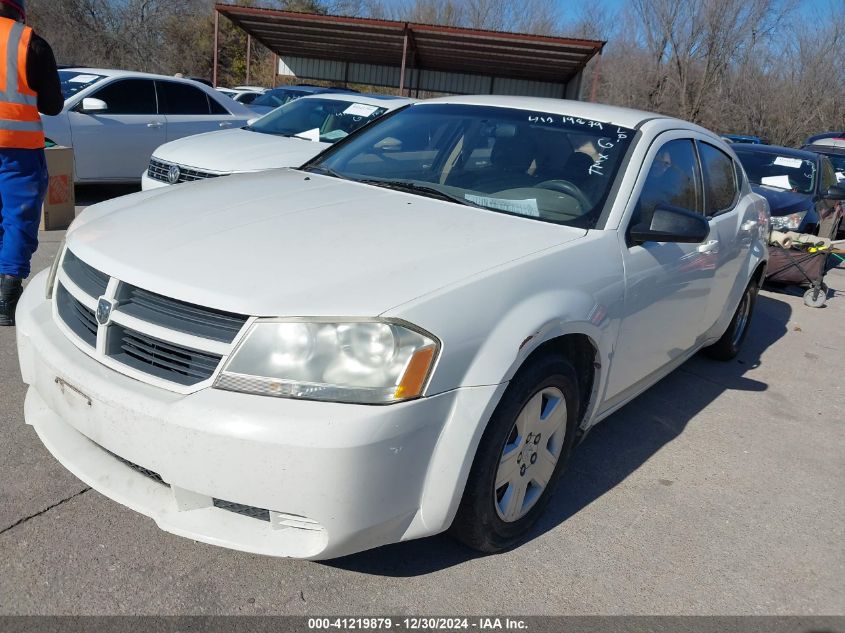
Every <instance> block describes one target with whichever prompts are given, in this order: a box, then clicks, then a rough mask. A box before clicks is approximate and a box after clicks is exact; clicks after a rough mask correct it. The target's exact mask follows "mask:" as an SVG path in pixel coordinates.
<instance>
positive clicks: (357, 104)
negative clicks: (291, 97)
mask: <svg viewBox="0 0 845 633" xmlns="http://www.w3.org/2000/svg"><path fill="white" fill-rule="evenodd" d="M409 103H412V101H411V100H410V99H403V98H401V97H387V96H384V95H362V94H328V93H327V94H319V95H314V96H310V97H302V98H301V99H296V100H295V101H290V102H289V103H287V104H285V105H283V106H281V107H280V108H276V109H275V110H273V111H272V112H270V113H269V114H267V115H265V116H263V117H261V118H260V119H256V120H255V121H252V122H251V123H250V125H247V126H245V127H243V128H239V129H237V130H223V131H218V132H208V133H206V134H199V135H197V136H191V137H189V138H184V139H180V140H178V141H173V142H172V143H167V144H165V145H162V146H161V147H159V148H158V149H157V150H155V152H153V155H152V157H151V158H150V164H149V167H148V168H147V170H146V171H145V172H144V174H143V175H142V177H141V187H142V188H143V189H145V190H146V189H153V188H155V187H166V186H167V185H175V184H177V183H182V182H191V181H194V180H203V179H205V178H216V177H218V176H227V175H229V174H233V173H244V172H253V171H263V170H266V169H274V168H277V167H299V166H300V165H301V164H302V163H304V162H305V161H307V160H310V159H312V158H314V157H315V156H316V155H317V154H319V153H320V152H322V151H323V150H324V149H326V148H327V147H331V145H332V143H336V142H337V141H339V140H341V139H343V138H345V137H346V136H348V135H349V134H350V133H352V132H354V131H355V130H357V129H358V128H360V127H363V126H364V125H366V124H368V123H370V122H371V121H374V120H376V119H377V118H378V117H380V116H382V115H384V114H385V113H387V112H390V111H392V110H395V109H396V108H400V107H402V106H406V105H408V104H409Z"/></svg>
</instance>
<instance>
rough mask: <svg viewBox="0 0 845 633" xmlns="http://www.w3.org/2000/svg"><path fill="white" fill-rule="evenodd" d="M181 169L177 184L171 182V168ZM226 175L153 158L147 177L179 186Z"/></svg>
mask: <svg viewBox="0 0 845 633" xmlns="http://www.w3.org/2000/svg"><path fill="white" fill-rule="evenodd" d="M174 165H175V166H176V167H178V168H179V177H178V178H177V180H176V182H171V181H170V168H171V167H173V166H174ZM225 175H226V174H215V173H212V172H210V171H203V170H201V169H193V168H191V167H184V166H182V165H177V164H176V163H169V162H166V161H163V160H159V159H158V158H151V159H150V164H149V166H148V167H147V176H149V177H150V178H152V179H153V180H158V181H159V182H166V183H168V184H172V185H175V184H178V183H180V182H192V181H194V180H205V179H207V178H217V177H218V176H225Z"/></svg>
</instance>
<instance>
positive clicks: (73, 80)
mask: <svg viewBox="0 0 845 633" xmlns="http://www.w3.org/2000/svg"><path fill="white" fill-rule="evenodd" d="M102 78H103V75H92V74H91V73H81V72H79V71H70V70H60V71H59V81H60V82H61V86H62V95H63V96H64V98H65V101H67V100H68V99H70V98H71V97H72V96H73V95H75V94H76V93H77V92H80V91H82V90H85V89H86V88H87V87H88V86H93V85H94V84H95V83H97V82H98V81H100V79H102Z"/></svg>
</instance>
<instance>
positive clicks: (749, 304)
mask: <svg viewBox="0 0 845 633" xmlns="http://www.w3.org/2000/svg"><path fill="white" fill-rule="evenodd" d="M757 291H758V288H757V282H756V281H755V280H752V281H751V283H749V284H748V287H747V288H746V289H745V292H744V293H743V295H742V299H741V300H740V302H739V306H737V309H736V312H735V313H734V316H733V319H731V324H730V325H729V326H728V329H727V331H726V332H725V333H724V334H723V335H722V338H720V339H719V340H718V341H716V342H715V343H714V344H713V345H711V346H710V347H705V348H704V350H703V352H704V353H705V354H706V355H707V356H709V357H710V358H713V359H716V360H731V359H732V358H735V357H736V355H737V354H739V350H740V348H741V347H742V344H743V343H744V342H745V337H746V336H748V328H749V326H750V325H751V317H752V315H753V314H754V305H755V304H756V303H757Z"/></svg>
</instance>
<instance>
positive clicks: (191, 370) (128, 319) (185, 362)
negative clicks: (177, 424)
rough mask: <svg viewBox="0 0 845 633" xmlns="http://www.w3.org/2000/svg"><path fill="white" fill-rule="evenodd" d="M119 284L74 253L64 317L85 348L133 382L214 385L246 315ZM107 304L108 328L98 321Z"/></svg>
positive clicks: (65, 263) (67, 262) (64, 285)
mask: <svg viewBox="0 0 845 633" xmlns="http://www.w3.org/2000/svg"><path fill="white" fill-rule="evenodd" d="M115 281H116V283H114V284H110V283H109V282H110V277H109V276H108V275H106V274H104V273H102V272H100V271H98V270H97V269H95V268H93V267H91V266H90V265H88V264H86V263H85V262H83V261H81V260H80V259H79V258H78V257H76V256H75V255H74V254H73V253H72V252H71V251H70V250H66V252H65V255H64V257H63V260H62V265H61V270H60V273H59V276H58V279H57V282H56V292H55V302H56V313H57V315H58V318H59V320H60V321H61V322H62V323H63V324H64V325H65V326H66V327H67V328H68V329H69V330H70V331H71V332H72V333H73V334H75V335H76V338H78V339H80V340H81V341H82V343H83V345H80V347H81V348H82V349H83V350H85V351H86V352H87V353H88V354H90V355H91V356H93V357H94V358H96V359H98V360H100V361H101V362H106V364H108V365H109V366H111V367H112V368H114V369H117V370H118V371H122V372H123V373H126V374H127V375H130V376H132V377H133V378H138V379H141V380H143V379H144V377H145V376H148V377H152V378H155V379H158V380H162V381H166V383H168V384H170V385H172V388H173V389H174V390H175V391H184V389H185V388H190V387H194V386H197V385H200V384H202V383H205V382H206V381H210V380H211V378H212V376H213V375H214V373H215V372H216V371H217V368H218V366H219V365H220V362H221V360H222V358H223V356H225V355H227V354H228V353H229V352H230V351H231V346H232V344H233V341H234V340H235V338H236V337H237V335H238V333H239V332H240V331H241V330H242V329H243V327H244V326H245V324H246V322H247V317H246V316H244V315H240V314H234V313H231V312H226V311H223V310H216V309H214V308H206V307H203V306H198V305H196V304H192V303H187V302H184V301H179V300H177V299H171V298H169V297H165V296H163V295H159V294H156V293H154V292H150V291H148V290H145V289H142V288H139V287H137V286H134V285H132V284H128V283H125V282H122V281H117V280H115ZM101 298H105V299H107V300H108V302H109V303H110V304H111V305H112V306H113V307H112V310H111V314H110V317H109V319H108V321H107V323H106V324H105V325H104V326H98V323H97V304H98V302H99V300H100V299H101ZM100 337H102V340H101V341H100V340H99V338H100ZM98 341H99V343H100V345H98Z"/></svg>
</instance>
